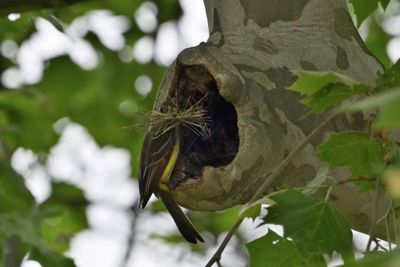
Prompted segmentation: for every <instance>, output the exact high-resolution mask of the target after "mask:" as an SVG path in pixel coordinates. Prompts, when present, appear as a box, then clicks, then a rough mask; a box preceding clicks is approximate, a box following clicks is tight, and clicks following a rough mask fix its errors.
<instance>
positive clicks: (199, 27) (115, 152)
mask: <svg viewBox="0 0 400 267" xmlns="http://www.w3.org/2000/svg"><path fill="white" fill-rule="evenodd" d="M180 3H181V6H182V9H183V11H184V15H183V17H182V18H181V19H180V20H179V21H172V22H166V23H164V24H162V25H160V33H159V34H158V36H157V38H156V40H154V39H153V38H152V37H149V36H145V37H142V38H141V39H139V40H138V41H137V42H136V43H134V44H128V43H126V42H125V38H124V32H126V31H127V30H128V29H129V27H130V25H129V20H127V18H125V17H122V16H114V15H113V14H112V13H111V12H109V11H105V10H99V11H93V12H90V13H89V14H88V15H86V16H84V17H79V18H76V19H75V20H74V21H73V22H72V23H71V24H70V25H69V26H67V28H66V31H65V33H62V32H60V31H58V30H57V29H56V28H55V27H54V26H53V25H52V24H51V23H50V22H48V21H46V20H44V19H38V20H37V21H36V29H37V32H36V33H34V34H33V35H32V36H31V37H30V39H28V40H26V41H25V42H24V43H23V44H22V45H21V46H20V47H18V45H17V44H16V43H15V42H14V41H12V40H5V41H3V42H2V43H1V44H0V52H1V54H2V55H3V56H5V57H7V58H10V59H11V60H13V61H14V62H15V63H16V67H12V68H10V69H8V70H6V71H5V72H4V73H3V74H2V75H1V79H2V82H3V84H4V85H5V86H7V87H9V88H11V89H17V88H19V87H21V86H23V85H25V84H35V83H37V82H39V81H40V80H41V79H42V76H43V71H44V69H45V64H46V61H47V60H49V59H51V58H54V57H57V56H60V55H68V56H69V57H70V58H71V60H72V61H73V62H75V63H76V64H77V65H79V66H80V67H81V68H83V69H87V70H90V69H93V68H96V66H98V64H99V63H100V62H101V56H99V55H98V53H97V52H96V50H95V49H94V48H93V47H92V45H91V44H90V43H89V42H88V41H86V40H85V35H86V34H87V33H88V32H93V33H94V34H96V35H97V36H98V37H99V40H100V41H101V42H102V44H103V45H104V46H105V47H107V48H108V49H110V50H114V51H116V52H117V53H118V55H119V57H120V59H121V60H122V61H125V62H129V61H132V60H137V61H138V62H140V63H147V62H149V61H150V60H151V59H152V58H154V59H155V61H156V62H157V63H159V64H161V65H165V66H167V65H169V64H170V63H171V62H172V60H173V59H174V58H175V57H176V55H177V54H178V53H179V52H180V51H181V50H182V49H184V48H186V47H189V46H195V45H197V44H199V43H200V42H202V41H206V40H207V37H208V29H207V20H206V16H205V10H204V6H203V1H201V0H181V1H180ZM392 4H396V3H392ZM157 12H158V10H157V7H156V6H155V5H154V4H152V3H150V2H147V3H144V4H143V5H142V6H141V8H139V9H138V10H137V11H136V12H135V13H134V14H132V16H134V18H135V19H136V21H137V24H138V26H139V28H140V29H141V30H142V31H143V32H145V33H150V32H153V31H154V30H155V29H156V27H157V25H158V22H157V17H156V14H157ZM18 18H19V16H18V14H10V16H9V19H10V20H16V19H18ZM384 27H385V30H386V31H387V32H389V33H390V34H392V35H396V36H397V37H395V38H393V39H392V40H391V41H390V43H389V45H388V53H389V55H390V57H391V59H392V60H393V61H396V60H397V59H398V58H400V48H399V47H400V30H399V29H400V17H393V18H389V19H387V20H385V21H384ZM132 86H135V88H136V90H137V91H138V92H139V93H140V94H142V95H147V94H148V93H149V92H150V90H151V89H152V81H151V79H150V78H149V77H148V76H146V75H140V76H139V77H137V78H136V80H135V82H134V84H133V85H132ZM121 105H122V104H121ZM120 108H123V107H120ZM54 130H55V131H56V132H58V133H59V134H60V139H59V142H58V144H57V145H55V146H54V147H53V148H52V149H51V151H50V156H49V159H48V160H47V162H46V163H45V165H40V164H37V156H36V155H34V154H33V153H32V152H31V151H29V150H26V149H23V148H21V149H19V150H17V151H16V152H15V154H14V156H13V158H12V164H13V166H14V168H15V169H16V170H17V171H18V172H20V173H21V174H23V176H24V177H25V178H26V184H27V186H28V187H29V188H30V190H31V191H32V193H33V195H34V196H35V198H36V199H37V201H39V202H41V201H43V200H45V199H46V198H47V197H48V195H49V194H50V192H51V186H50V178H49V177H50V176H52V177H54V178H55V179H57V180H60V181H65V180H67V181H69V182H71V183H73V184H75V185H77V186H78V187H80V188H82V189H83V190H84V192H85V195H86V197H87V198H88V199H89V200H90V201H91V202H92V203H93V204H91V205H90V206H89V208H88V210H87V216H88V220H89V224H90V229H87V230H85V231H83V232H82V233H80V234H78V235H77V236H76V237H75V238H74V239H73V241H72V244H71V249H70V251H69V252H68V255H70V256H71V257H72V258H74V259H75V261H76V264H77V266H78V267H93V266H96V267H120V263H121V258H122V257H123V255H124V254H125V248H126V243H127V238H128V236H129V233H130V227H131V218H130V216H129V214H128V213H127V212H126V211H125V209H126V208H127V207H129V206H130V205H131V204H132V203H133V202H134V201H135V200H136V199H137V198H138V190H137V183H136V180H134V179H130V177H129V176H130V173H131V170H130V164H129V162H130V154H129V152H128V150H126V149H123V148H115V147H99V146H98V145H97V144H96V142H95V141H94V139H93V138H92V137H91V136H90V134H89V133H88V132H87V131H86V129H85V128H83V127H82V126H80V125H78V124H75V123H73V122H70V121H69V120H68V119H66V118H64V119H61V120H60V121H58V122H57V123H56V124H55V125H54ZM71 177H72V178H71ZM72 179H73V180H72ZM136 227H137V229H136V234H137V236H136V242H135V247H134V250H133V252H132V255H131V258H130V261H129V265H128V266H127V267H129V266H131V267H133V266H146V267H152V266H157V267H158V266H161V265H160V261H162V266H165V267H168V266H177V265H178V264H179V265H178V266H182V267H185V266H187V267H192V266H193V267H194V266H202V265H204V263H205V262H206V261H207V260H208V259H209V257H210V256H211V253H213V252H214V250H215V247H212V248H210V250H209V252H208V254H209V255H208V256H206V257H204V256H200V255H198V254H196V253H192V252H191V251H190V249H189V247H188V246H187V245H186V244H177V245H170V244H169V245H165V244H163V242H162V241H160V240H157V239H150V238H148V237H149V235H152V234H157V233H164V234H167V233H176V232H177V229H176V226H175V224H174V223H173V221H172V219H171V218H170V217H169V215H168V214H166V213H164V214H155V215H154V214H150V213H147V212H146V211H145V212H144V213H143V214H142V216H141V217H140V218H139V220H138V222H137V223H136ZM242 230H243V231H244V232H245V233H247V234H246V236H247V238H248V239H254V238H255V237H257V236H259V235H260V234H262V233H265V231H266V228H260V229H257V231H254V224H252V223H251V222H250V221H246V222H245V223H244V225H243V226H242ZM277 231H278V232H279V231H281V230H279V228H278V229H277ZM203 235H204V237H205V238H206V244H207V245H208V244H209V243H207V241H210V240H207V238H208V239H210V238H211V237H209V236H208V235H207V233H203ZM364 238H365V237H364ZM234 243H235V242H231V246H230V247H228V248H227V249H226V251H225V252H224V255H223V259H222V264H223V265H224V266H230V267H241V266H246V264H247V260H246V259H242V258H240V257H239V256H237V255H236V253H235V251H234V249H233V245H234ZM39 266H40V265H38V263H36V262H32V261H26V262H25V263H24V264H23V267H39Z"/></svg>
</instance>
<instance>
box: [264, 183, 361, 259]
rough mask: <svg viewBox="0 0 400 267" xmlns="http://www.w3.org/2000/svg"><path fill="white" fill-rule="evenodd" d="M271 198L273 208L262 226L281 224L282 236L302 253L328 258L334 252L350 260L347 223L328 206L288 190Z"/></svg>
mask: <svg viewBox="0 0 400 267" xmlns="http://www.w3.org/2000/svg"><path fill="white" fill-rule="evenodd" d="M271 199H272V200H274V201H275V202H276V205H274V206H272V207H270V208H269V209H268V214H267V216H266V217H265V219H264V220H265V223H272V224H280V225H283V227H284V233H285V237H288V238H291V239H293V242H294V243H295V244H296V246H297V248H298V249H299V250H300V251H301V252H302V253H304V254H306V255H308V254H312V255H315V254H316V255H322V254H328V255H332V253H333V252H334V251H336V252H338V253H339V254H341V255H342V256H343V257H344V258H345V259H347V258H349V257H350V258H352V257H353V255H352V254H353V252H352V233H351V227H350V224H349V223H348V222H347V221H346V219H345V218H344V217H343V216H342V215H341V214H340V213H339V212H338V211H337V210H335V209H334V208H333V207H331V206H330V205H329V204H328V203H326V202H324V201H319V200H315V199H313V198H310V197H308V196H305V195H304V194H302V193H300V192H298V191H295V190H291V189H289V190H285V191H283V192H281V193H278V194H276V195H273V196H271Z"/></svg>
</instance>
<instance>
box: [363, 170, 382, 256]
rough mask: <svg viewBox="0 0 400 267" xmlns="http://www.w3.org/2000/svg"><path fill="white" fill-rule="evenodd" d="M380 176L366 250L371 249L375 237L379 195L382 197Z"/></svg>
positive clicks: (377, 180) (377, 181) (377, 182)
mask: <svg viewBox="0 0 400 267" xmlns="http://www.w3.org/2000/svg"><path fill="white" fill-rule="evenodd" d="M380 189H381V186H380V177H379V176H378V177H377V179H376V190H375V199H374V206H373V207H372V215H371V227H370V228H369V232H368V235H369V239H368V243H367V248H366V251H369V250H370V248H371V243H372V241H373V239H374V238H375V237H374V232H375V226H376V222H377V214H378V208H379V197H380V191H381V190H380Z"/></svg>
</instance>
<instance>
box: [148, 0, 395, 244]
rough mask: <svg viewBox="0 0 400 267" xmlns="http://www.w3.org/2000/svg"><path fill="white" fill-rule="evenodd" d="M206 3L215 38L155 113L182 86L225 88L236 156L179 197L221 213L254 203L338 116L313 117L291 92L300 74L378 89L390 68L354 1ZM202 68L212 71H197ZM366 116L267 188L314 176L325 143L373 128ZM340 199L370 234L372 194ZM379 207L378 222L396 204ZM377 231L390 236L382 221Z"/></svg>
mask: <svg viewBox="0 0 400 267" xmlns="http://www.w3.org/2000/svg"><path fill="white" fill-rule="evenodd" d="M205 6H206V11H207V16H208V23H209V30H210V37H209V39H208V41H207V43H203V44H200V45H199V46H197V47H194V48H190V49H187V50H185V51H183V52H182V53H181V54H180V55H179V56H178V58H177V60H176V61H175V62H174V63H173V64H172V66H171V67H170V68H169V70H168V72H167V74H166V76H165V78H164V81H163V83H162V85H161V87H160V91H159V95H158V97H157V102H156V103H157V104H156V106H155V108H158V107H159V105H160V103H163V101H165V99H166V97H167V95H168V94H171V92H172V91H173V90H174V88H175V89H176V88H178V92H179V90H189V87H190V88H191V89H190V90H195V89H193V88H199V89H198V90H204V88H207V86H208V87H216V88H217V90H218V92H219V94H220V95H221V96H222V97H223V98H224V99H225V100H226V101H228V102H230V103H231V104H233V106H234V109H235V110H236V113H237V127H238V136H239V144H238V152H237V154H236V157H234V159H233V160H232V161H231V162H230V163H229V162H227V163H226V164H219V165H220V166H218V167H212V166H205V167H203V166H202V168H201V169H200V174H199V177H201V178H200V179H196V178H199V177H196V175H194V176H193V178H194V179H189V180H188V181H186V182H185V183H183V184H181V185H179V186H178V187H177V188H176V189H175V191H174V192H175V196H176V198H177V199H178V201H179V203H180V204H181V205H182V206H185V207H187V208H190V209H194V210H222V209H226V208H229V207H232V206H234V205H236V204H240V203H245V202H247V201H248V200H249V199H250V198H251V197H252V196H253V194H254V193H255V191H256V190H257V189H258V188H259V187H260V185H261V184H262V183H263V182H264V180H265V179H266V177H268V175H269V174H270V173H271V172H272V171H273V170H274V168H275V167H276V166H277V165H278V164H279V163H280V162H281V161H282V160H283V159H284V158H285V156H286V155H287V154H288V153H289V152H290V151H292V150H293V149H294V148H295V147H296V146H297V145H298V144H299V143H300V142H301V141H302V140H303V139H304V137H305V136H306V135H308V134H309V133H310V132H311V131H312V130H313V129H314V128H316V127H317V126H318V125H319V124H320V123H321V122H322V121H323V120H324V119H325V118H326V117H327V116H328V115H329V114H328V113H326V114H322V115H318V116H305V113H306V110H307V108H306V107H305V106H303V105H302V104H300V103H299V99H300V96H299V94H297V93H294V92H291V91H289V90H287V88H288V86H290V85H291V84H292V83H293V82H294V81H295V80H296V77H295V76H294V75H293V74H292V70H319V71H336V72H339V73H343V74H345V75H348V76H350V77H352V78H354V79H355V80H358V81H361V82H364V83H367V84H373V83H374V80H375V77H376V73H377V72H378V71H380V70H381V65H380V63H379V62H378V61H377V60H376V58H374V57H373V56H372V55H371V54H370V53H369V51H368V50H367V49H366V47H365V45H364V43H363V42H362V40H361V38H360V36H359V34H358V32H357V30H356V28H355V27H354V25H353V23H352V20H351V17H350V15H349V13H348V10H347V6H346V1H345V0H269V1H265V0H205ZM194 67H196V68H198V69H200V70H201V71H200V72H202V73H203V74H201V75H195V74H192V75H191V74H190V73H191V71H190V68H192V69H193V68H194ZM186 70H187V71H186ZM231 115H232V114H231ZM232 116H233V115H232ZM232 116H231V117H232ZM366 119H367V118H365V116H364V115H363V114H360V113H356V114H348V115H346V116H343V117H340V118H338V119H337V120H335V121H334V122H332V123H331V125H330V126H329V127H328V129H327V130H326V131H324V132H323V133H322V134H321V135H320V136H319V137H318V138H316V139H315V140H313V142H312V144H309V145H308V146H307V147H306V149H304V151H303V152H302V153H301V154H300V155H298V156H297V157H296V159H295V160H294V161H293V162H292V163H291V164H290V166H289V167H287V168H286V170H285V171H284V173H282V175H281V177H279V178H278V179H277V180H276V181H275V182H274V183H273V184H272V185H271V186H270V188H268V190H267V192H272V191H276V190H279V189H283V188H286V187H297V186H304V185H306V184H307V183H308V182H309V181H310V180H313V178H315V176H316V174H317V172H318V170H319V169H320V168H321V166H323V164H322V163H321V162H320V161H319V160H318V157H317V153H318V151H317V148H316V146H317V145H318V144H319V143H320V142H321V141H322V140H323V139H324V138H325V137H326V135H327V134H329V133H331V132H333V131H342V130H351V129H352V130H360V129H361V130H362V129H365V127H366ZM233 143H234V142H233ZM334 175H335V176H336V179H346V178H347V175H348V173H346V171H344V170H341V169H337V170H334ZM267 192H266V193H267ZM324 193H325V192H317V193H316V195H317V196H323V195H324ZM331 200H332V203H333V204H334V205H335V206H336V207H337V208H338V209H339V210H340V211H341V212H342V213H343V214H344V215H345V216H346V217H347V218H348V219H349V220H350V222H351V223H352V225H353V227H354V228H355V229H358V230H360V231H363V232H367V231H368V229H369V227H370V225H371V213H372V210H373V208H372V207H373V201H372V200H373V194H369V193H364V194H360V193H358V190H357V188H356V187H355V186H353V185H352V184H351V183H346V184H343V185H341V186H338V187H336V188H335V189H334V190H333V191H332V194H331ZM380 205H381V208H380V209H379V214H378V218H379V217H380V216H381V215H382V214H383V213H384V212H385V211H386V209H385V207H387V205H388V200H387V199H385V198H384V197H382V199H381V200H380ZM377 232H378V235H380V236H384V235H385V230H384V227H383V225H380V226H379V227H378V229H377Z"/></svg>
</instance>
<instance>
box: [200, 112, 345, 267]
mask: <svg viewBox="0 0 400 267" xmlns="http://www.w3.org/2000/svg"><path fill="white" fill-rule="evenodd" d="M339 114H340V113H339V112H335V113H333V114H332V115H330V116H329V117H328V118H327V119H326V120H325V121H323V122H322V123H321V124H320V125H319V126H318V127H317V128H316V129H314V130H313V131H312V132H311V133H310V134H309V135H308V136H307V137H306V138H305V139H304V140H303V141H302V142H301V143H300V144H299V145H298V146H297V147H296V148H295V149H294V150H293V151H292V152H290V154H289V155H288V156H287V157H286V158H285V159H284V160H283V161H282V162H281V163H280V164H279V165H278V167H277V168H276V169H275V170H274V171H273V172H272V173H271V174H270V175H269V176H268V178H267V179H266V180H265V181H264V183H263V184H262V185H261V186H260V188H259V189H258V190H257V192H256V193H255V194H254V195H253V197H252V198H251V199H250V200H249V201H248V202H247V204H246V205H245V206H244V209H246V208H248V207H249V205H250V204H252V203H253V202H255V201H256V200H258V199H259V198H260V197H261V196H262V195H263V194H264V192H265V190H266V189H267V188H268V186H269V185H270V184H271V183H272V182H273V181H274V180H275V179H276V178H278V176H279V175H280V174H281V172H282V171H283V170H284V169H285V168H286V167H287V166H288V165H289V164H290V162H292V160H293V159H294V158H295V157H296V156H297V155H298V154H299V153H300V152H301V151H302V150H303V149H304V148H305V147H306V146H307V145H308V143H310V141H311V140H312V139H313V138H314V137H315V136H316V135H317V134H318V133H320V132H321V131H322V130H323V129H324V128H325V127H326V126H327V125H328V123H330V122H331V121H332V120H333V119H334V118H335V117H336V116H337V115H339ZM243 219H244V218H243V217H242V216H240V217H239V219H238V220H237V221H236V222H235V224H234V225H233V226H232V228H231V229H230V230H229V232H228V234H227V235H226V236H225V238H224V240H223V241H222V243H221V245H220V246H219V247H218V249H217V251H216V252H215V253H214V255H213V256H212V257H211V259H210V260H209V261H208V262H207V264H206V265H205V267H211V266H212V265H213V264H214V263H216V262H217V261H219V260H220V259H221V255H222V252H223V251H224V249H225V247H226V246H227V245H228V243H229V241H230V239H231V238H232V236H233V235H234V234H235V232H236V231H237V229H238V228H239V226H240V224H241V223H242V221H243Z"/></svg>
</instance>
